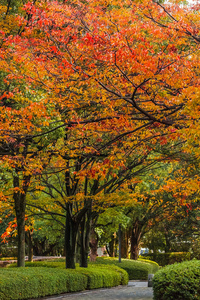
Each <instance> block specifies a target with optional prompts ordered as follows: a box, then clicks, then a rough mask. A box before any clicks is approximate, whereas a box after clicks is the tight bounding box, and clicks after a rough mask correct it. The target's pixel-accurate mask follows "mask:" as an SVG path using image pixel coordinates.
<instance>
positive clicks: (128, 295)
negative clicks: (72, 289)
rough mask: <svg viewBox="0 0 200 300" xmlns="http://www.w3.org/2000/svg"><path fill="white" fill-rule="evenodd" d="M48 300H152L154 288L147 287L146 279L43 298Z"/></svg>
mask: <svg viewBox="0 0 200 300" xmlns="http://www.w3.org/2000/svg"><path fill="white" fill-rule="evenodd" d="M43 299H48V300H92V299H93V300H101V299H106V300H118V299H119V300H152V299H153V289H152V288H149V287H147V282H146V281H129V283H128V285H127V286H117V287H114V288H110V289H98V290H91V291H83V292H80V293H73V294H63V295H60V296H52V297H48V298H43Z"/></svg>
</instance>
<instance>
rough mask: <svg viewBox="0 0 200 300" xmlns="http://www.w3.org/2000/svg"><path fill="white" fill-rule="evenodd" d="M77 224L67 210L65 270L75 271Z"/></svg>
mask: <svg viewBox="0 0 200 300" xmlns="http://www.w3.org/2000/svg"><path fill="white" fill-rule="evenodd" d="M77 232H78V224H77V223H76V222H74V221H73V219H72V218H71V216H70V212H69V210H67V211H66V226H65V254H66V269H75V267H76V266H75V254H76V241H77Z"/></svg>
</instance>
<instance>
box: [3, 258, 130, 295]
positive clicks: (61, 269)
mask: <svg viewBox="0 0 200 300" xmlns="http://www.w3.org/2000/svg"><path fill="white" fill-rule="evenodd" d="M127 283H128V274H127V273H126V272H125V271H124V270H123V269H120V268H119V267H116V266H105V265H98V266H96V265H91V266H89V267H88V268H87V269H86V268H79V267H77V269H76V270H71V269H67V270H66V269H65V265H64V263H63V262H49V261H44V262H35V263H26V267H25V268H16V267H15V266H14V265H13V266H12V265H11V266H10V267H8V268H2V269H0V299H1V300H8V299H10V300H12V299H30V298H38V297H42V296H48V295H56V294H61V293H67V292H77V291H82V290H85V289H95V288H102V287H112V286H117V285H120V284H123V285H125V284H127Z"/></svg>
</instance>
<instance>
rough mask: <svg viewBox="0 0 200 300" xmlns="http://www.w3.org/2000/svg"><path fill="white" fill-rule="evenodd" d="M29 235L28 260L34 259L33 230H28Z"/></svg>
mask: <svg viewBox="0 0 200 300" xmlns="http://www.w3.org/2000/svg"><path fill="white" fill-rule="evenodd" d="M27 237H28V261H30V262H32V261H33V230H32V229H31V230H29V231H28V232H27Z"/></svg>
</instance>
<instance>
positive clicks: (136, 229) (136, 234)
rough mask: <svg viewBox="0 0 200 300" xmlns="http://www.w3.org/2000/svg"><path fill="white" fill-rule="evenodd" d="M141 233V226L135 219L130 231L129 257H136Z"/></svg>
mask: <svg viewBox="0 0 200 300" xmlns="http://www.w3.org/2000/svg"><path fill="white" fill-rule="evenodd" d="M141 234H142V226H141V225H140V224H139V223H138V221H136V222H135V224H134V226H133V228H132V232H131V259H134V260H137V259H138V256H139V243H140V239H141Z"/></svg>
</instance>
